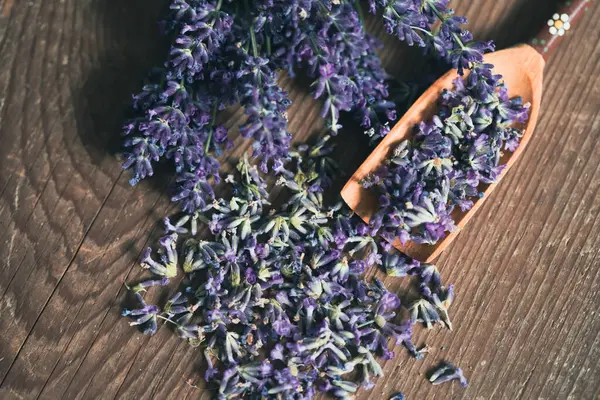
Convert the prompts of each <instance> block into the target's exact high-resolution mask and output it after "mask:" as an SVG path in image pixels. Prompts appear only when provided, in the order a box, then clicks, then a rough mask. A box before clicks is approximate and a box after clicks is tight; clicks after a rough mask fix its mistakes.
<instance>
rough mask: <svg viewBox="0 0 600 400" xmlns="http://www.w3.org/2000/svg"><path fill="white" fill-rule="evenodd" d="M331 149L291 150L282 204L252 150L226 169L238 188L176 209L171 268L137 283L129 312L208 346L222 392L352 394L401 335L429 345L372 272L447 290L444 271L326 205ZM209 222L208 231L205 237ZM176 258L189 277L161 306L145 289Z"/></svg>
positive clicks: (138, 320)
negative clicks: (273, 197)
mask: <svg viewBox="0 0 600 400" xmlns="http://www.w3.org/2000/svg"><path fill="white" fill-rule="evenodd" d="M331 151H332V148H331V144H330V138H329V137H326V138H324V139H322V140H320V141H319V142H317V143H316V144H315V145H313V146H306V145H302V146H300V147H299V148H298V149H297V150H296V149H294V150H292V151H291V152H290V161H289V162H288V164H287V165H286V166H285V167H286V168H285V170H284V171H285V172H284V173H282V175H281V177H280V179H279V181H278V182H277V183H278V184H279V185H280V186H282V187H283V188H285V191H286V192H287V193H288V199H289V200H288V201H287V202H284V203H283V204H282V205H281V206H278V207H274V206H273V205H271V203H270V201H269V193H268V190H267V185H266V183H265V181H264V180H263V177H262V176H261V173H260V172H259V170H258V169H257V168H256V167H255V166H252V165H251V164H250V163H249V161H248V159H247V158H242V159H241V160H240V162H239V164H238V167H237V173H236V174H235V175H232V176H230V177H228V178H227V179H226V180H225V181H226V183H227V184H228V185H230V186H231V188H232V195H231V197H230V198H227V199H224V198H221V199H215V200H214V201H213V202H211V203H209V204H207V205H206V206H205V207H204V208H203V209H202V210H198V211H196V212H195V213H194V214H192V215H185V216H183V217H182V218H181V219H180V220H176V219H171V218H169V219H166V220H165V228H166V231H167V232H166V235H165V237H164V238H163V239H161V240H160V241H159V245H160V249H159V251H158V254H159V255H162V256H161V257H159V259H157V260H156V261H153V263H152V267H151V268H149V269H148V268H147V269H148V270H149V271H150V272H152V273H153V274H154V275H155V276H158V277H161V279H151V280H146V281H143V282H142V283H140V284H138V285H135V286H133V287H132V291H133V293H134V294H135V296H136V298H137V301H138V302H139V304H140V308H139V309H135V310H132V311H130V310H125V311H124V312H123V315H124V316H127V317H131V318H133V322H132V324H134V325H142V326H143V327H144V332H145V333H149V334H153V333H155V332H156V329H157V326H158V325H157V323H158V322H160V321H164V322H165V323H167V324H170V325H172V326H173V327H174V328H175V332H176V334H177V335H178V336H179V337H181V338H182V339H184V340H186V341H188V342H189V343H190V344H191V345H193V346H200V348H201V349H202V354H203V355H204V361H205V368H206V370H205V371H206V372H205V378H206V379H207V381H209V382H214V383H215V385H216V386H217V387H218V396H217V397H218V398H235V397H236V396H237V397H248V398H251V397H252V396H256V397H259V396H263V397H271V396H272V397H279V398H298V399H310V398H313V397H314V395H315V394H316V392H317V391H323V392H328V393H330V394H332V395H334V396H336V397H339V398H346V397H348V396H351V395H352V394H353V393H355V392H356V391H357V390H358V389H359V387H362V388H365V389H370V388H371V387H373V385H374V381H373V380H374V378H376V377H380V376H382V375H383V370H382V369H381V367H380V366H379V364H378V362H377V358H383V359H390V358H392V357H393V356H394V350H391V349H390V348H389V342H390V341H391V342H392V344H401V345H403V346H404V347H406V348H407V349H408V351H409V354H411V355H412V356H414V357H415V358H417V359H419V358H422V357H423V356H424V353H425V351H426V349H420V350H418V349H417V346H416V345H415V344H414V343H413V341H412V331H413V327H414V321H412V320H410V319H408V320H402V319H400V318H399V317H398V315H399V309H400V307H401V302H400V299H399V297H398V296H397V295H396V294H394V293H391V292H389V291H388V290H387V289H386V288H385V286H384V285H383V282H381V281H379V280H374V281H373V282H367V281H365V280H363V278H362V274H363V273H364V272H365V269H366V267H367V266H370V265H372V264H377V263H381V264H382V268H385V269H386V270H389V271H392V272H393V274H392V275H394V276H404V275H410V276H415V277H417V279H419V281H420V282H422V284H426V285H428V288H429V287H430V288H431V289H432V290H433V292H435V293H440V292H439V290H440V289H439V288H438V289H436V287H437V286H436V285H438V284H440V282H439V274H438V273H437V270H434V269H432V267H431V266H429V265H428V264H425V265H421V264H419V263H418V262H416V261H413V260H409V259H407V258H405V257H404V256H401V255H399V254H397V253H388V252H387V251H386V250H385V248H386V247H387V246H385V245H384V246H382V243H380V241H379V239H377V238H374V237H372V236H371V233H372V232H370V231H369V230H368V229H367V228H368V227H367V226H366V225H365V224H364V223H362V222H360V221H358V220H357V219H355V218H352V215H351V213H350V212H349V211H348V210H347V209H346V208H344V207H342V206H341V204H334V205H333V206H326V205H325V204H324V201H323V196H322V193H323V191H324V190H325V189H326V188H327V187H328V186H329V185H330V184H331V182H332V180H333V175H332V174H333V173H334V172H335V163H333V161H332V160H331V159H330V158H329V154H330V153H331ZM199 225H200V226H201V227H202V226H204V227H205V228H207V229H208V231H209V232H208V235H205V236H203V237H200V229H199ZM174 243H176V245H175V246H174ZM388 250H390V251H392V250H391V249H388ZM170 251H176V252H177V254H178V255H177V257H175V256H174V255H169V254H170ZM146 253H148V254H149V252H148V251H147V252H146ZM148 254H144V257H143V265H148V264H149V263H150V261H149V260H150V258H149V257H150V256H149V255H148ZM172 263H176V270H175V274H178V273H179V271H181V270H183V272H184V273H185V278H186V279H185V280H184V284H183V288H182V289H181V290H180V291H179V292H177V293H176V294H175V295H173V296H172V297H171V298H170V299H169V300H168V301H167V303H166V304H165V305H164V306H163V307H162V309H160V308H158V307H157V306H155V305H147V304H146V302H145V300H144V298H143V297H142V295H141V293H142V292H143V291H144V290H146V289H150V288H151V287H154V286H156V287H160V286H161V285H164V284H166V282H167V281H166V271H173V270H172V267H171V264H172ZM169 275H170V276H172V275H173V273H172V272H169ZM423 282H425V283H423ZM440 287H441V286H440ZM442 301H443V300H442ZM265 354H268V355H269V356H268V359H267V360H265V359H264V355H265ZM352 373H354V375H353V374H352ZM353 377H355V378H353ZM355 379H357V380H356V381H355Z"/></svg>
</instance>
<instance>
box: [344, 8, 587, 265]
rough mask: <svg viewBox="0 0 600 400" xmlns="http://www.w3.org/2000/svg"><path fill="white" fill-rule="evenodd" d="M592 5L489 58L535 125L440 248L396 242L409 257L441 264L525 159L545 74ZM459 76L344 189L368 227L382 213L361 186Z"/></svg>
mask: <svg viewBox="0 0 600 400" xmlns="http://www.w3.org/2000/svg"><path fill="white" fill-rule="evenodd" d="M590 3H591V0H579V1H571V2H567V3H566V5H565V6H564V7H563V9H562V10H561V11H560V12H559V13H556V14H554V15H553V16H552V18H550V19H549V20H548V24H547V25H546V26H545V28H544V29H543V30H542V32H540V34H539V35H538V37H537V38H536V39H533V40H532V41H531V44H532V45H531V46H530V45H527V44H522V45H519V46H516V47H513V48H509V49H505V50H501V51H497V52H494V53H489V54H486V55H485V56H484V60H485V62H486V63H489V64H493V65H494V73H498V74H501V75H502V76H503V79H504V82H505V84H506V86H507V88H508V94H509V96H510V97H511V98H512V97H516V96H521V97H522V98H523V102H524V103H526V102H529V103H531V108H530V116H529V120H528V122H527V123H526V125H525V126H524V134H523V137H522V139H521V143H520V145H519V147H518V148H517V149H516V150H515V151H514V152H513V153H509V152H506V153H505V154H504V156H503V157H502V159H501V161H500V162H501V163H502V164H506V168H505V169H504V170H503V171H502V173H501V175H500V177H499V178H498V181H497V183H495V184H491V185H485V186H483V187H482V188H480V189H481V191H482V192H483V193H484V196H483V197H482V198H478V199H472V200H473V201H474V205H473V207H472V208H471V209H470V210H469V211H466V212H461V211H460V209H458V207H457V208H456V210H455V211H454V212H453V214H452V217H453V219H454V221H455V222H456V226H457V228H456V230H455V231H454V232H452V233H449V234H448V235H447V236H446V237H444V238H443V239H441V240H439V241H438V242H437V243H436V244H434V245H427V244H417V243H413V242H408V243H406V245H402V244H401V243H400V241H399V240H398V239H396V240H395V241H394V242H393V245H394V247H396V248H397V249H399V250H400V251H402V252H403V253H404V254H406V255H408V256H410V257H412V258H414V259H417V260H419V261H422V262H430V261H432V260H433V259H435V258H436V257H437V256H438V255H439V254H440V253H441V252H442V251H443V250H444V249H445V248H446V247H447V246H448V245H449V244H450V243H452V241H453V240H454V238H455V237H456V236H457V235H458V233H459V232H460V230H461V229H462V228H463V227H464V226H465V225H466V224H467V222H469V220H470V219H471V218H472V217H473V215H475V213H476V212H477V210H478V209H479V208H480V207H481V205H482V204H483V201H484V200H485V199H487V198H489V195H490V193H491V192H492V190H494V189H495V188H496V185H497V184H498V183H499V182H500V180H501V179H502V178H503V177H504V175H505V174H506V173H507V172H508V170H509V169H510V167H511V166H512V165H513V164H514V163H515V161H516V160H517V158H518V157H519V155H521V153H522V152H523V150H524V149H525V146H527V143H529V140H530V139H531V135H532V134H533V130H534V128H535V124H536V122H537V119H538V115H539V112H540V103H541V99H542V81H543V71H544V65H545V63H546V60H547V59H548V57H549V56H550V54H551V53H552V52H553V50H554V49H555V48H556V46H557V45H558V42H559V41H560V39H561V38H562V37H563V36H564V35H565V34H568V32H569V30H570V29H571V26H572V25H573V24H574V22H575V21H576V20H577V19H578V18H579V17H581V16H582V15H583V13H584V10H585V9H586V8H587V7H588V6H589V4H590ZM457 76H458V74H457V71H456V70H451V71H449V72H447V73H446V74H445V75H444V76H442V77H441V78H440V79H438V80H437V81H436V82H435V83H434V84H433V85H432V86H431V87H430V88H429V89H427V91H426V92H425V93H423V95H422V96H421V97H419V99H418V100H417V101H416V102H415V103H414V104H413V105H412V107H411V108H410V109H409V110H408V111H407V112H406V114H404V116H403V117H402V119H400V121H399V122H398V123H397V124H396V125H395V126H394V127H393V128H392V130H391V131H390V132H389V133H388V134H387V136H386V137H385V138H384V139H383V140H382V141H381V143H379V145H378V146H377V147H376V148H375V150H374V151H373V152H372V153H371V154H370V155H369V157H368V158H367V159H366V160H365V162H364V163H363V164H362V165H361V166H360V168H358V170H357V171H356V172H355V173H354V175H352V177H351V178H350V180H349V181H348V182H347V183H346V185H345V186H344V188H343V189H342V193H341V194H342V198H343V199H344V201H345V202H346V203H347V204H348V205H349V206H350V208H351V209H352V210H354V212H355V213H356V214H358V215H359V216H360V217H361V218H362V219H363V220H364V221H365V222H368V221H369V218H370V217H371V216H372V215H373V214H374V213H375V211H376V210H377V209H378V207H379V205H378V201H377V198H376V196H375V195H374V194H373V193H372V192H371V190H369V189H364V188H363V187H362V185H361V184H360V181H361V180H362V179H363V178H365V177H366V176H367V175H368V174H370V173H371V172H374V171H375V170H376V169H377V167H378V166H380V165H382V164H383V162H384V161H385V160H386V159H387V158H389V156H390V154H391V152H392V151H393V149H394V148H396V147H397V145H398V144H399V143H400V142H401V141H403V140H405V139H410V138H411V137H412V135H413V128H414V126H415V125H416V124H418V123H419V122H421V121H427V120H430V119H431V118H432V117H433V116H434V115H435V114H436V112H437V110H438V101H439V98H440V94H441V93H442V90H443V89H452V87H453V84H452V81H453V80H454V79H456V77H457Z"/></svg>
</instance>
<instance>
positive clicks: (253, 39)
mask: <svg viewBox="0 0 600 400" xmlns="http://www.w3.org/2000/svg"><path fill="white" fill-rule="evenodd" d="M250 42H251V43H252V55H253V56H254V57H258V45H257V43H256V33H255V32H254V24H252V26H250Z"/></svg>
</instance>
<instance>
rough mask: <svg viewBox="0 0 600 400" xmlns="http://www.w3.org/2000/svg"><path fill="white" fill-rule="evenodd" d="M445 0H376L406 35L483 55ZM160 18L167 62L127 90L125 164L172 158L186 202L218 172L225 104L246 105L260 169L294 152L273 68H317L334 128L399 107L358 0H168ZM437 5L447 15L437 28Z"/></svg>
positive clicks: (455, 61) (462, 60) (177, 193)
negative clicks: (130, 93) (346, 115)
mask: <svg viewBox="0 0 600 400" xmlns="http://www.w3.org/2000/svg"><path fill="white" fill-rule="evenodd" d="M446 3H447V1H445V0H435V1H434V0H425V1H422V0H418V1H417V0H395V1H388V0H386V1H383V0H371V1H370V9H371V11H373V12H375V11H377V10H378V9H381V10H382V11H383V17H384V22H385V25H386V26H387V28H388V31H389V32H390V33H394V34H396V35H397V36H398V37H399V38H400V39H401V40H404V41H406V42H407V43H408V44H410V45H412V44H415V43H416V44H418V45H420V46H424V47H426V48H429V49H430V50H431V51H433V52H434V53H436V54H438V56H440V57H442V58H444V59H446V60H447V61H448V62H449V63H451V64H452V65H455V66H457V67H458V68H460V69H462V68H467V67H468V66H469V65H470V64H471V63H473V62H480V61H481V56H482V52H483V51H484V50H485V49H487V48H491V44H477V43H470V34H469V33H468V32H467V31H464V30H461V28H460V24H461V23H463V22H464V19H463V18H459V17H455V16H453V15H452V12H451V10H447V9H446V5H447V4H446ZM170 9H171V13H170V15H169V17H168V18H167V19H166V20H165V21H163V27H164V30H165V31H166V32H167V33H169V34H170V35H171V36H172V38H173V39H172V46H171V48H170V51H169V55H168V57H167V61H166V62H165V65H164V67H163V68H160V69H156V70H155V71H153V73H152V74H151V76H150V80H149V83H148V84H147V85H145V86H144V87H143V90H142V91H141V93H139V94H137V95H135V96H134V98H133V109H134V112H135V115H136V117H135V118H133V119H132V120H130V121H128V122H127V124H126V125H125V127H124V133H125V136H126V140H125V142H124V147H125V151H124V157H125V162H124V164H123V168H124V169H131V170H132V173H133V177H132V178H131V180H130V183H131V184H132V185H135V184H136V183H138V182H139V181H140V180H142V179H144V178H146V177H148V176H151V175H153V173H154V168H155V165H156V163H158V162H160V161H161V160H169V161H170V162H172V163H173V165H174V167H175V171H176V174H177V176H176V179H175V181H176V184H175V186H174V188H173V195H172V200H173V201H174V202H179V203H180V204H181V208H182V209H183V211H184V212H186V213H188V214H191V213H193V212H194V211H196V210H198V209H202V208H203V207H205V206H206V205H207V204H209V203H210V202H211V201H212V200H213V199H214V198H215V193H214V191H213V186H214V185H215V184H217V183H219V182H220V180H221V177H220V176H219V168H220V163H219V161H218V160H217V158H216V157H218V156H219V155H220V154H221V153H222V151H223V150H224V149H227V148H229V147H230V146H231V143H232V142H231V141H230V140H229V139H228V129H227V128H225V126H223V125H219V124H218V123H217V116H218V112H219V111H220V110H223V109H224V108H226V107H228V106H230V105H234V104H241V105H242V106H243V107H244V109H245V112H246V115H247V116H248V118H247V120H246V121H245V122H244V123H243V124H242V125H241V126H240V131H241V134H242V136H244V137H246V138H252V139H253V140H254V146H253V148H254V152H253V156H254V157H256V158H259V159H260V169H261V170H262V171H264V172H266V171H268V170H269V168H271V169H272V170H273V171H275V172H276V173H278V172H280V171H281V168H282V166H283V164H284V163H285V160H286V159H287V158H288V157H289V152H288V150H289V145H290V140H291V134H290V133H289V132H288V124H287V109H288V107H289V106H290V100H289V99H288V97H287V94H286V93H285V92H284V91H283V90H282V89H281V88H280V87H279V86H278V85H277V74H276V71H278V70H287V71H288V73H289V74H290V75H292V76H294V75H295V74H296V73H297V72H298V71H302V72H303V73H305V74H307V75H308V76H309V77H310V78H311V79H312V80H313V83H312V86H311V87H312V92H313V95H314V97H315V98H316V99H320V100H322V102H323V107H322V116H323V118H325V120H326V125H327V127H328V129H329V131H330V132H331V133H332V134H337V133H338V132H339V130H340V128H341V125H340V112H342V111H351V112H352V114H353V115H354V116H355V117H356V119H357V121H358V122H359V123H360V125H361V126H362V127H363V128H364V129H365V132H366V133H367V134H368V135H369V136H371V138H372V141H373V142H375V141H376V140H378V139H380V138H381V137H383V136H385V135H386V134H387V132H388V131H389V129H390V122H391V121H394V120H395V119H396V114H397V113H396V109H395V105H394V103H393V102H392V101H390V100H389V93H388V92H389V90H388V85H387V83H386V79H388V76H387V75H386V73H385V71H384V70H383V68H382V65H381V61H380V60H379V58H378V56H377V54H376V49H377V48H378V47H379V44H378V43H377V41H376V40H375V39H374V38H372V37H371V36H369V35H368V34H367V33H366V32H365V29H364V25H363V23H362V18H361V11H360V5H359V4H358V2H357V1H353V0H294V1H288V0H247V1H244V2H242V1H233V0H171V5H170ZM436 17H439V18H442V25H441V27H440V28H439V29H437V30H434V28H433V26H434V23H435V21H436Z"/></svg>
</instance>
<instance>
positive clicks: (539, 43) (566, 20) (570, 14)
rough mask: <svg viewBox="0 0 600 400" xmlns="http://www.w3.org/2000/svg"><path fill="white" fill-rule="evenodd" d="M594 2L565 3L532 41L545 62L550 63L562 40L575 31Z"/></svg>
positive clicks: (591, 0)
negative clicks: (576, 25) (575, 27)
mask: <svg viewBox="0 0 600 400" xmlns="http://www.w3.org/2000/svg"><path fill="white" fill-rule="evenodd" d="M592 2H593V0H571V1H565V2H564V4H563V5H562V7H561V8H560V10H559V11H558V12H556V13H554V15H552V16H551V17H550V18H549V19H548V21H547V23H546V25H544V28H542V30H541V31H540V33H538V35H537V36H536V37H535V38H534V39H532V40H531V45H532V46H533V48H535V49H536V50H537V51H538V53H540V54H541V55H542V57H544V60H546V61H548V59H549V58H550V56H551V55H552V53H554V50H556V47H557V46H558V44H559V43H560V41H561V39H562V38H563V37H564V36H565V35H567V34H568V33H569V32H570V31H571V29H573V27H574V26H575V24H576V23H577V21H578V20H579V18H581V17H582V16H583V14H585V12H586V11H587V10H588V9H589V8H590V6H591V5H592Z"/></svg>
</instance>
